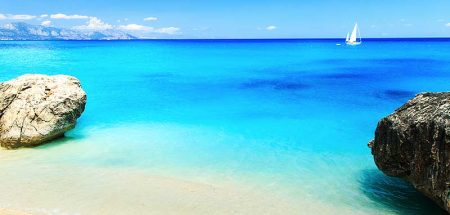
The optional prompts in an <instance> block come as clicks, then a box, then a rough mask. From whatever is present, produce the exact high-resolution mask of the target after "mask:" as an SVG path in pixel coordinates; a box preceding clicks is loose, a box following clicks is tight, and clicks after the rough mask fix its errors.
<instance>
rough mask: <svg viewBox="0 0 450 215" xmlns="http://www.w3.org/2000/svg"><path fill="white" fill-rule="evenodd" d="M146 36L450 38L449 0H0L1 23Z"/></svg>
mask: <svg viewBox="0 0 450 215" xmlns="http://www.w3.org/2000/svg"><path fill="white" fill-rule="evenodd" d="M10 22H26V23H30V24H36V25H44V26H53V27H64V28H71V29H77V30H105V29H115V30H122V31H126V32H129V33H132V34H134V35H138V36H140V37H145V38H194V39H196V38H341V37H345V36H346V34H347V32H348V31H351V30H352V28H353V25H354V23H355V22H357V23H358V25H359V27H360V30H361V36H362V37H366V38H368V37H372V38H379V37H450V0H432V1H430V0H428V1H427V0H401V1H400V0H353V1H346V2H345V1H342V0H308V1H304V0H220V1H219V0H158V1H156V0H145V1H144V0H108V1H105V0H103V1H101V0H0V24H6V23H10Z"/></svg>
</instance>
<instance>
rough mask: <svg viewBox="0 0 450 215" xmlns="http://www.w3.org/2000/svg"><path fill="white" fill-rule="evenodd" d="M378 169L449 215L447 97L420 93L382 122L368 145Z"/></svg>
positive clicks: (449, 104)
mask: <svg viewBox="0 0 450 215" xmlns="http://www.w3.org/2000/svg"><path fill="white" fill-rule="evenodd" d="M369 147H371V148H372V154H373V156H374V159H375V163H376V165H377V166H378V168H379V169H380V170H381V171H383V172H384V173H385V174H387V175H389V176H396V177H400V178H403V179H405V180H406V181H408V182H410V183H411V184H412V185H413V186H414V187H415V188H416V189H417V190H419V191H420V192H422V193H423V194H425V195H426V196H428V197H429V198H431V199H433V200H434V201H435V202H436V203H437V204H439V205H440V206H441V207H442V208H444V209H445V210H447V212H450V93H422V94H418V95H417V96H416V97H415V98H413V99H412V100H410V101H408V102H407V103H406V104H404V105H403V106H402V107H400V108H399V109H397V110H396V111H395V112H394V113H393V114H391V115H389V116H387V117H385V118H383V119H382V120H381V121H380V122H379V123H378V126H377V129H376V131H375V139H374V140H373V141H371V142H370V143H369Z"/></svg>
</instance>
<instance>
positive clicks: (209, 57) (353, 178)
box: [0, 40, 450, 214]
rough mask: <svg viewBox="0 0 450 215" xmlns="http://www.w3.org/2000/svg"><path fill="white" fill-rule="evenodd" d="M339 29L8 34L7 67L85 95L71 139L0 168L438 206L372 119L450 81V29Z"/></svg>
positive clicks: (402, 208)
mask: <svg viewBox="0 0 450 215" xmlns="http://www.w3.org/2000/svg"><path fill="white" fill-rule="evenodd" d="M337 42H340V41H333V40H180V41H164V40H156V41H89V42H82V41H71V42H66V41H57V42H37V41H33V42H14V41H9V42H0V52H1V55H0V81H4V80H8V79H11V78H14V77H16V76H18V75H21V74H25V73H43V74H68V75H73V76H76V77H77V78H79V79H80V80H81V83H82V85H83V88H84V89H85V91H86V92H87V95H88V103H87V107H86V111H85V113H84V114H83V116H82V117H81V118H80V119H79V121H78V125H77V127H76V128H75V129H74V130H72V131H71V132H69V133H68V134H67V135H66V136H67V137H66V138H65V139H63V140H58V141H55V143H53V144H49V145H45V146H42V147H39V148H37V149H33V150H23V152H14V153H16V154H21V153H24V154H25V155H23V156H24V157H25V158H24V159H19V161H16V160H12V161H10V160H8V161H4V162H3V164H2V165H0V172H5V171H12V170H11V169H8V168H12V167H17V166H18V165H19V166H20V165H23V166H30V165H33V166H34V168H39V167H40V166H45V167H46V168H52V165H54V164H58V165H68V166H77V167H83V168H84V167H94V168H99V169H102V168H108V169H114V170H117V171H120V170H123V169H138V170H142V171H146V172H149V173H151V174H155V175H164V176H171V177H177V178H183V179H186V180H191V181H197V182H205V183H214V182H217V181H222V182H227V183H239V184H241V185H242V186H245V187H250V188H251V189H254V190H262V191H264V192H269V193H276V194H277V195H281V196H287V197H288V198H289V199H291V200H293V201H294V202H298V204H299V206H301V204H302V203H303V202H304V200H305V199H309V200H311V201H313V202H314V201H320V202H321V204H325V205H327V206H329V207H332V208H335V212H336V213H339V212H340V211H341V212H343V210H340V209H342V208H347V209H348V208H350V209H351V210H353V211H354V212H355V213H361V214H377V213H391V214H430V212H434V213H441V212H442V211H440V209H439V208H437V207H436V206H434V204H432V203H431V202H430V201H429V200H427V199H426V198H425V197H423V196H422V195H420V194H419V193H417V192H416V191H414V189H413V188H411V187H410V186H408V185H407V184H405V183H403V182H402V181H400V180H397V179H394V178H389V177H386V176H384V175H383V174H382V173H381V172H380V171H378V170H377V169H376V167H375V165H374V163H373V159H372V156H371V154H370V150H369V149H368V147H367V142H368V141H370V140H371V139H372V138H373V133H374V129H375V127H376V124H377V121H378V120H379V119H380V118H381V117H383V116H385V115H387V114H389V113H391V112H392V111H393V110H395V108H397V107H399V106H400V105H401V104H403V103H404V102H406V101H407V100H408V99H410V98H411V97H413V96H414V94H416V93H418V92H423V91H448V90H449V89H450V88H449V87H450V85H449V83H450V40H393V41H389V40H372V41H367V42H365V43H364V44H363V45H361V46H357V47H347V46H336V43H337ZM3 153H11V152H3ZM0 160H1V159H0ZM1 175H2V173H0V176H1ZM38 177H43V178H45V177H46V175H45V174H44V173H42V174H41V175H39V176H38ZM61 177H63V176H61ZM94 181H95V180H94ZM3 186H5V185H3ZM1 188H2V185H0V189H1ZM80 192H85V194H84V195H87V196H89V195H90V193H89V192H93V191H90V190H84V191H80ZM5 199H6V197H5V198H2V194H0V207H1V206H2V204H3V205H6V206H7V205H9V202H5V201H7V200H5ZM2 201H3V202H2ZM68 201H70V197H69V200H68ZM54 204H57V203H54ZM49 205H52V203H49ZM310 207H311V206H310ZM63 210H64V208H63ZM318 211H320V210H318Z"/></svg>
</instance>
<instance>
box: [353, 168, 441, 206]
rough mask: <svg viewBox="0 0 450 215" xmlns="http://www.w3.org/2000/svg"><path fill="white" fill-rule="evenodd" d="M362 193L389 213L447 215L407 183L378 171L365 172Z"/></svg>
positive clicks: (361, 177)
mask: <svg viewBox="0 0 450 215" xmlns="http://www.w3.org/2000/svg"><path fill="white" fill-rule="evenodd" d="M358 182H359V184H360V189H361V191H362V192H363V193H364V194H365V195H366V196H367V197H368V198H369V199H370V200H372V201H374V202H375V203H376V204H378V205H380V206H382V207H383V208H385V209H386V210H388V211H392V212H395V213H396V214H404V215H430V214H436V215H440V214H442V215H445V214H447V213H446V212H445V211H444V210H443V209H441V208H440V207H439V206H438V205H436V204H435V203H434V202H433V201H432V200H430V199H429V198H427V197H426V196H424V195H423V194H421V193H420V192H418V191H417V190H415V189H414V187H413V186H412V185H410V184H408V183H407V182H405V181H403V180H401V179H398V178H393V177H389V176H386V175H384V174H383V173H382V172H380V171H379V170H376V169H370V170H363V171H362V172H361V175H360V176H359V178H358Z"/></svg>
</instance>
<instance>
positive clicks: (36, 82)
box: [0, 75, 86, 149]
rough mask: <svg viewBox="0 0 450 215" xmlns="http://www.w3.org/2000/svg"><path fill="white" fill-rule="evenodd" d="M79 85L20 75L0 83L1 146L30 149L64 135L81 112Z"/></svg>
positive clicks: (67, 80)
mask: <svg viewBox="0 0 450 215" xmlns="http://www.w3.org/2000/svg"><path fill="white" fill-rule="evenodd" d="M85 104H86V93H85V92H84V91H83V90H82V89H81V85H80V81H79V80H78V79H76V78H74V77H71V76H66V75H56V76H47V75H23V76H20V77H18V78H16V79H14V80H10V81H7V82H3V83H0V145H1V146H2V147H5V148H8V149H14V148H19V147H32V146H37V145H40V144H43V143H45V142H47V141H50V140H53V139H55V138H58V137H61V136H63V135H64V132H66V131H68V130H70V129H72V128H74V127H75V124H76V120H77V118H78V117H80V115H81V113H83V111H84V107H85Z"/></svg>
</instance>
